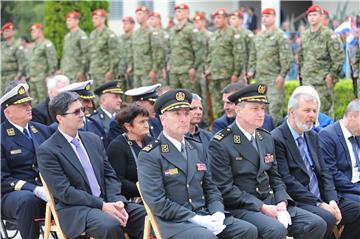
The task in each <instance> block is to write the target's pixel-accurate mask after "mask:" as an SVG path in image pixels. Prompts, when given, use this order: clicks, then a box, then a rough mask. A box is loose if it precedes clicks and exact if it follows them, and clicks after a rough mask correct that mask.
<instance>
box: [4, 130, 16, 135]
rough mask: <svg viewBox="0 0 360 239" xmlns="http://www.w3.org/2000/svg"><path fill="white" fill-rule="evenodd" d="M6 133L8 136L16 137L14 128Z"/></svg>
mask: <svg viewBox="0 0 360 239" xmlns="http://www.w3.org/2000/svg"><path fill="white" fill-rule="evenodd" d="M6 133H7V135H8V136H15V130H14V128H10V129H7V130H6Z"/></svg>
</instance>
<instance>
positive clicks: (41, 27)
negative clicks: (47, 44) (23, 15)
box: [29, 23, 43, 32]
mask: <svg viewBox="0 0 360 239" xmlns="http://www.w3.org/2000/svg"><path fill="white" fill-rule="evenodd" d="M35 29H43V25H42V24H40V23H35V24H33V25H32V26H31V27H30V28H29V31H30V32H31V31H32V30H35Z"/></svg>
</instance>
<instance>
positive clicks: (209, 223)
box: [189, 215, 220, 232]
mask: <svg viewBox="0 0 360 239" xmlns="http://www.w3.org/2000/svg"><path fill="white" fill-rule="evenodd" d="M189 221H190V222H192V223H195V224H197V225H199V226H202V227H205V228H206V229H208V230H210V231H212V232H215V231H219V229H220V226H219V222H218V221H213V219H212V216H210V215H207V216H200V215H195V216H194V217H192V218H190V219H189Z"/></svg>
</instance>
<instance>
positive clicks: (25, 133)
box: [23, 128, 32, 142]
mask: <svg viewBox="0 0 360 239" xmlns="http://www.w3.org/2000/svg"><path fill="white" fill-rule="evenodd" d="M23 133H24V135H25V136H26V138H27V139H28V140H30V141H31V142H32V137H31V134H30V132H29V130H28V129H27V128H24V131H23Z"/></svg>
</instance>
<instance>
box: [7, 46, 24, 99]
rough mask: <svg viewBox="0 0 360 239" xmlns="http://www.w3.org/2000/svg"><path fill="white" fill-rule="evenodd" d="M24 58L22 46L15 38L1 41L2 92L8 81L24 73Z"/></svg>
mask: <svg viewBox="0 0 360 239" xmlns="http://www.w3.org/2000/svg"><path fill="white" fill-rule="evenodd" d="M25 70H26V59H25V54H24V48H23V47H22V46H21V45H20V43H19V42H18V41H16V40H15V39H14V40H13V41H12V42H11V43H8V42H6V41H3V42H2V43H1V91H2V93H4V91H5V88H6V86H7V84H8V83H9V82H10V81H13V80H15V79H18V78H19V77H20V76H22V75H25Z"/></svg>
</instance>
